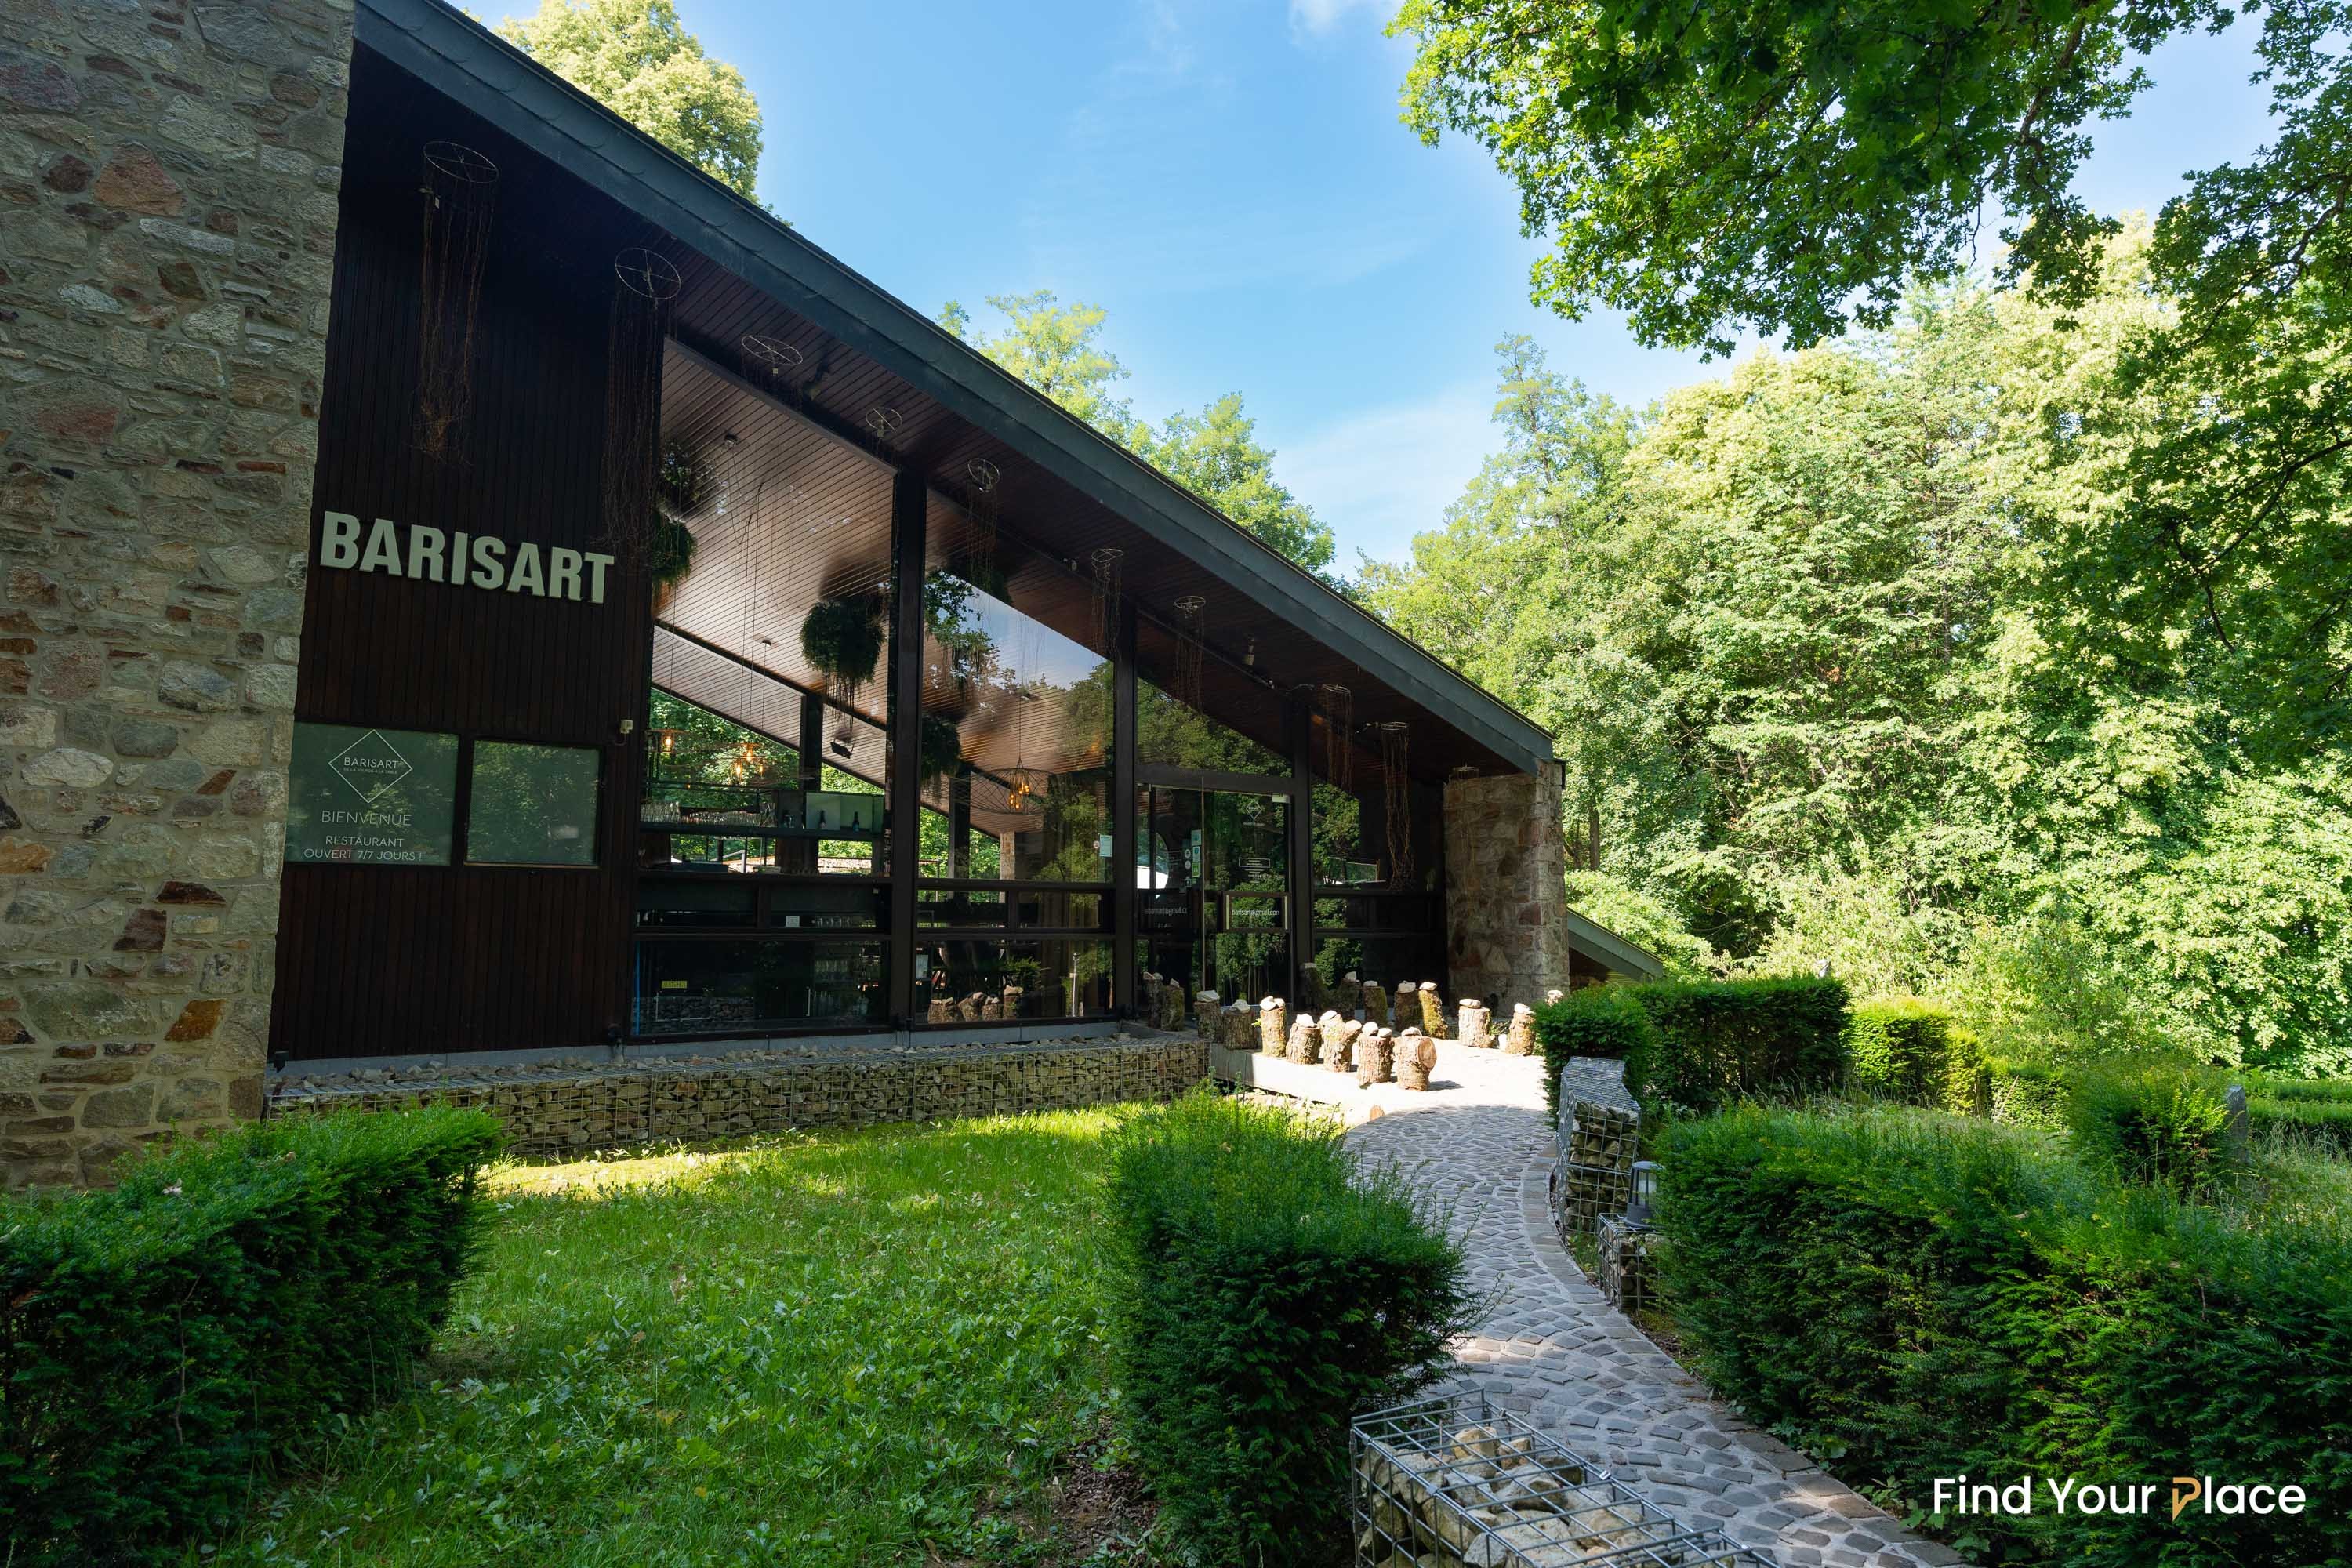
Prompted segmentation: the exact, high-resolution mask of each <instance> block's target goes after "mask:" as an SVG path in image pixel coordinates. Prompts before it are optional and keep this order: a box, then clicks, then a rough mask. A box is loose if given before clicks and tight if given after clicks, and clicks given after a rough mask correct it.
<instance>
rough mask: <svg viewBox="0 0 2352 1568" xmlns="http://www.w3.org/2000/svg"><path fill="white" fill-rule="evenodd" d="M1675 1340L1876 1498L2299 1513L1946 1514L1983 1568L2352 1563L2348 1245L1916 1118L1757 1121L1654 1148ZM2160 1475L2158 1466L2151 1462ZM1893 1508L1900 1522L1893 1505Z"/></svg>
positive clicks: (1684, 1130)
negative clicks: (2241, 1493) (2109, 1498)
mask: <svg viewBox="0 0 2352 1568" xmlns="http://www.w3.org/2000/svg"><path fill="white" fill-rule="evenodd" d="M1664 1158H1665V1162H1666V1173H1665V1174H1666V1180H1665V1183H1664V1194H1663V1200H1662V1203H1661V1205H1660V1209H1659V1215H1658V1217H1659V1223H1660V1225H1661V1226H1662V1227H1663V1228H1664V1231H1665V1233H1666V1236H1667V1237H1668V1239H1669V1241H1670V1243H1671V1246H1670V1247H1669V1248H1668V1249H1667V1250H1666V1252H1665V1254H1664V1271H1665V1272H1664V1284H1665V1287H1666V1289H1667V1291H1668V1294H1669V1299H1670V1300H1671V1301H1672V1303H1673V1307H1674V1310H1675V1321H1676V1324H1677V1328H1678V1330H1679V1331H1680V1332H1681V1333H1682V1335H1683V1338H1684V1341H1685V1343H1686V1344H1688V1345H1689V1346H1690V1347H1691V1348H1692V1349H1693V1350H1694V1351H1695V1352H1696V1353H1697V1355H1698V1356H1699V1358H1700V1360H1701V1362H1702V1363H1703V1365H1704V1367H1705V1369H1706V1372H1707V1373H1708V1375H1709V1377H1710V1378H1711V1380H1712V1381H1713V1382H1714V1384H1715V1385H1716V1387H1717V1390H1718V1391H1720V1392H1721V1393H1723V1394H1725V1395H1727V1397H1729V1398H1730V1399H1732V1400H1734V1401H1735V1402H1737V1403H1738V1405H1740V1406H1741V1407H1742V1409H1743V1410H1744V1411H1745V1412H1746V1414H1747V1415H1748V1416H1749V1417H1750V1418H1752V1419H1754V1420H1756V1421H1757V1422H1759V1424H1761V1425H1764V1426H1769V1427H1772V1428H1774V1429H1775V1430H1779V1431H1782V1432H1785V1433H1788V1434H1790V1436H1792V1437H1793V1438H1794V1439H1795V1440H1796V1441H1797V1442H1798V1443H1799V1444H1800V1445H1801V1446H1802V1447H1809V1448H1811V1449H1812V1450H1813V1451H1815V1452H1817V1453H1820V1454H1822V1455H1825V1456H1832V1457H1837V1458H1835V1467H1836V1468H1839V1469H1840V1470H1842V1471H1843V1473H1845V1474H1846V1475H1848V1476H1850V1477H1853V1478H1855V1479H1862V1480H1866V1481H1880V1480H1883V1479H1886V1478H1889V1477H1892V1478H1895V1479H1897V1480H1898V1481H1899V1482H1900V1483H1901V1484H1903V1485H1904V1486H1905V1487H1906V1489H1917V1492H1916V1495H1914V1496H1912V1497H1910V1498H1909V1499H1908V1500H1909V1501H1910V1502H1912V1503H1913V1504H1916V1505H1918V1506H1921V1507H1926V1506H1928V1505H1929V1504H1930V1503H1931V1502H1932V1493H1929V1492H1928V1491H1927V1478H1932V1477H1937V1476H1955V1475H1959V1474H1963V1473H1966V1474H1968V1475H1970V1476H1972V1477H1977V1478H1985V1477H1989V1476H1990V1477H1998V1478H2002V1479H2007V1478H2009V1477H2012V1476H2035V1477H2040V1476H2068V1475H2072V1476H2077V1477H2081V1478H2084V1479H2087V1480H2102V1479H2117V1480H2123V1479H2137V1478H2142V1477H2151V1478H2152V1477H2153V1476H2155V1475H2157V1474H2159V1473H2173V1472H2178V1473H2181V1474H2189V1475H2199V1476H2212V1477H2216V1478H2219V1479H2224V1480H2228V1479H2237V1480H2242V1481H2249V1482H2251V1481H2254V1480H2257V1479H2259V1480H2261V1481H2263V1482H2267V1483H2271V1484H2273V1485H2277V1484H2296V1485H2302V1486H2305V1487H2306V1488H2307V1489H2309V1492H2310V1507H2309V1509H2308V1511H2306V1512H2305V1513H2304V1514H2303V1515H2300V1516H2297V1517H2292V1518H2290V1517H2285V1516H2274V1517H2272V1518H2267V1519H2246V1520H2231V1519H2225V1518H2221V1517H2220V1516H2210V1517H2200V1516H2199V1515H2197V1514H2194V1513H2191V1514H2187V1515H2184V1516H2183V1517H2182V1518H2181V1520H2180V1521H2179V1523H2178V1524H2175V1523H2174V1522H2173V1521H2170V1520H2169V1519H2168V1517H2167V1510H2165V1509H2164V1508H2163V1507H2162V1506H2161V1499H2162V1496H2163V1494H2162V1493H2159V1494H2158V1498H2159V1506H2158V1509H2157V1510H2156V1511H2155V1513H2154V1514H2153V1515H2152V1516H2143V1517H2118V1516H2109V1515H2099V1516H2090V1517H2085V1516H2084V1515H2081V1514H2079V1513H2072V1512H2070V1513H2063V1514H2062V1513H2058V1512H2056V1511H2055V1510H2053V1509H2051V1508H2050V1507H2049V1506H2048V1500H2047V1499H2046V1498H2045V1497H2043V1496H2042V1495H2041V1488H2040V1487H2039V1485H2038V1484H2037V1488H2036V1492H2037V1495H2036V1498H2035V1511H2034V1512H2033V1513H2032V1514H2030V1515H2026V1516H2021V1517H1994V1516H1983V1515H1975V1516H1966V1517H1960V1516H1951V1517H1948V1519H1947V1521H1946V1522H1947V1524H1948V1526H1949V1527H1950V1529H1951V1531H1952V1532H1953V1539H1954V1543H1955V1544H1956V1545H1958V1546H1959V1547H1960V1548H1961V1550H1963V1551H1965V1552H1969V1553H1970V1554H1971V1555H1972V1556H1976V1555H1978V1554H1979V1553H1981V1556H1980V1558H1979V1560H1997V1561H2000V1562H2005V1563H2058V1562H2062V1561H2063V1562H2064V1563H2069V1564H2080V1565H2084V1568H2141V1565H2143V1564H2146V1563H2155V1562H2158V1561H2161V1562H2163V1563H2167V1564H2168V1565H2170V1568H2205V1565H2208V1564H2210V1565H2212V1568H2221V1565H2223V1564H2230V1565H2235V1564H2241V1563H2255V1562H2261V1563H2338V1562H2343V1561H2346V1560H2347V1554H2352V1514H2347V1504H2352V1405H2347V1404H2346V1403H2345V1401H2344V1400H2343V1398H2342V1395H2341V1390H2342V1388H2343V1386H2344V1384H2345V1381H2346V1379H2347V1375H2352V1241H2347V1237H2346V1234H2345V1231H2344V1229H2343V1228H2342V1227H2341V1226H2336V1225H2327V1226H2305V1225H2276V1224H2274V1225H2273V1226H2270V1227H2268V1228H2258V1229H2247V1228H2231V1226H2230V1225H2229V1224H2228V1223H2227V1222H2226V1221H2225V1220H2224V1219H2223V1218H2221V1216H2220V1215H2217V1214H2216V1213H2214V1212H2213V1211H2211V1210H2209V1209H2200V1208H2196V1207H2192V1206H2190V1205H2183V1204H2181V1203H2179V1202H2177V1201H2175V1200H2174V1199H2172V1198H2170V1197H2169V1196H2168V1195H2166V1194H2162V1193H2160V1192H2157V1191H2153V1190H2150V1189H2147V1188H2132V1187H2127V1186H2123V1185H2119V1184H2115V1183H2113V1182H2112V1181H2111V1180H2109V1179H2108V1178H2106V1177H2105V1176H2104V1175H2102V1174H2100V1173H2097V1172H2095V1171H2094V1170H2092V1169H2089V1168H2088V1167H2086V1166H2084V1164H2083V1163H2081V1162H2079V1161H2077V1160H2074V1159H2072V1158H2069V1157H2067V1156H2066V1155H2064V1154H2063V1153H2061V1152H2058V1151H2056V1150H2055V1149H2054V1148H2053V1146H2051V1145H2050V1144H2048V1143H2047V1142H2043V1141H2042V1140H2039V1139H2034V1138H2031V1137H2023V1136H2020V1135H2019V1134H2017V1133H2015V1132H2013V1131H2009V1130H2006V1129H2002V1128H1999V1127H1994V1126H1990V1125H1987V1124H1985V1123H1982V1122H1966V1121H1955V1120H1952V1119H1950V1118H1947V1117H1939V1116H1935V1115H1933V1114H1930V1113H1925V1112H1892V1111H1887V1110H1877V1111H1874V1112H1871V1113H1854V1112H1847V1113H1820V1112H1797V1111H1785V1110H1783V1111H1769V1110H1755V1109H1748V1110H1739V1111H1736V1112H1734V1113H1732V1114H1729V1115H1726V1116H1722V1117H1717V1118H1714V1119H1711V1120H1708V1121H1695V1122H1685V1123H1682V1124H1680V1125H1678V1126H1677V1127H1676V1128H1675V1129H1674V1131H1672V1132H1671V1133H1670V1134H1669V1135H1668V1137H1667V1139H1666V1145H1665V1149H1664ZM2158 1456H2160V1457H2161V1460H2162V1463H2163V1464H2164V1465H2165V1466H2167V1467H2168V1469H2167V1470H2166V1471H2163V1472H2158V1471H2157V1470H2156V1468H2155V1467H2156V1463H2157V1459H2156V1457H2158ZM1898 1511H1900V1510H1899V1509H1898Z"/></svg>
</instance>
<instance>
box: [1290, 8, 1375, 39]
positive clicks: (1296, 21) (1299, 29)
mask: <svg viewBox="0 0 2352 1568" xmlns="http://www.w3.org/2000/svg"><path fill="white" fill-rule="evenodd" d="M1357 11H1369V12H1370V13H1371V14H1372V16H1373V17H1374V18H1375V19H1377V20H1379V21H1382V22H1385V21H1387V20H1388V18H1389V15H1390V12H1391V0H1290V33H1291V37H1296V38H1321V37H1329V36H1330V35H1331V33H1333V32H1334V31H1336V30H1337V29H1338V27H1339V24H1340V23H1341V22H1344V21H1346V20H1347V19H1348V17H1349V15H1350V14H1352V13H1354V12H1357Z"/></svg>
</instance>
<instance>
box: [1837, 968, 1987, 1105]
mask: <svg viewBox="0 0 2352 1568" xmlns="http://www.w3.org/2000/svg"><path fill="white" fill-rule="evenodd" d="M1846 1070H1847V1071H1848V1072H1849V1073H1850V1074H1851V1075H1852V1078H1853V1083H1854V1085H1855V1087H1857V1088H1859V1089H1864V1090H1865V1091H1866V1092H1868V1093H1871V1094H1874V1095H1878V1096H1880V1097H1882V1098H1885V1099H1888V1100H1905V1101H1907V1102H1908V1103H1910V1104H1913V1105H1932V1106H1935V1107H1936V1108H1937V1109H1938V1110H1948V1111H1952V1112H1953V1113H1955V1114H1957V1115H1961V1116H1977V1115H1981V1114H1983V1111H1984V1100H1985V1093H1986V1090H1985V1083H1984V1064H1983V1063H1982V1062H1981V1061H1980V1060H1979V1058H1978V1053H1977V1049H1976V1040H1975V1037H1973V1036H1971V1035H1970V1034H1969V1032H1968V1031H1967V1030H1966V1029H1964V1028H1962V1027H1961V1026H1959V1025H1958V1024H1956V1023H1954V1022H1953V1021H1952V1016H1951V1014H1950V1013H1949V1012H1948V1011H1947V1010H1946V1009H1944V1008H1943V1007H1940V1006H1938V1005H1936V1004H1935V1003H1932V1002H1925V1001H1922V1000H1920V999H1919V998H1918V997H1916V996H1896V997H1888V998H1885V999H1883V1000H1880V1001H1876V1002H1864V1003H1861V1004H1859V1005H1856V1006H1855V1007H1854V1009H1853V1021H1852V1022H1851V1023H1850V1024H1849V1025H1848V1026H1847V1027H1846Z"/></svg>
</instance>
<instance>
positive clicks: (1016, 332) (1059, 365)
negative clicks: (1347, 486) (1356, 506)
mask: <svg viewBox="0 0 2352 1568" xmlns="http://www.w3.org/2000/svg"><path fill="white" fill-rule="evenodd" d="M988 303H989V306H990V308H991V309H992V310H995V311H996V312H997V314H998V315H999V316H1001V317H1003V326H1002V327H1001V328H1000V329H999V330H998V331H995V332H992V333H988V334H985V335H977V336H976V335H974V332H973V329H972V321H971V311H969V310H965V309H964V307H963V306H961V305H960V304H958V303H956V302H955V301H954V300H950V301H948V303H947V305H946V306H945V308H944V309H942V310H940V325H941V326H943V327H945V328H947V329H948V331H951V332H953V333H955V335H956V336H958V337H959V338H961V339H963V340H964V341H965V342H969V343H970V344H971V346H972V347H974V348H976V349H978V350H979V351H980V352H981V353H984V354H986V355H987V356H988V357H989V358H990V359H992V360H994V361H995V362H996V363H998V364H1000V365H1002V366H1003V367H1004V368H1005V369H1006V370H1008V371H1010V372H1012V373H1013V374H1014V375H1017V376H1019V377H1020V378H1021V379H1022V380H1023V381H1025V382H1027V383H1028V384H1030V385H1031V386H1033V387H1035V388H1036V389H1037V390H1038V391H1039V392H1042V393H1044V394H1045V395H1046V396H1048V397H1050V398H1052V399H1053V400H1054V401H1055V403H1058V404H1060V405H1062V406H1063V407H1064V408H1066V409H1068V410H1069V411H1070V412H1071V413H1072V414H1075V415H1076V416H1078V417H1079V418H1081V419H1083V420H1085V421H1086V422H1087V424H1089V425H1092V426H1094V427H1095V428H1096V429H1097V430H1099V431H1101V432H1102V433H1103V434H1104V435H1106V436H1108V437H1111V439H1113V440H1115V441H1117V442H1118V443H1119V444H1120V445H1122V446H1124V447H1127V448H1129V450H1130V451H1132V452H1134V453H1135V455H1136V456H1138V457H1139V458H1142V459H1143V460H1144V461H1146V462H1148V463H1150V464H1151V465H1152V466H1153V467H1155V468H1159V469H1160V472H1161V473H1164V474H1166V475H1167V476H1168V477H1169V478H1170V479H1174V480H1175V481H1176V482H1177V483H1178V484H1181V485H1182V486H1184V487H1185V488H1187V489H1191V490H1192V491H1193V492H1194V493H1196V494H1197V495H1199V496H1200V497H1201V498H1202V500H1206V501H1207V502H1208V503H1209V504H1210V505H1211V506H1213V507H1214V508H1216V509H1217V510H1219V511H1221V512H1223V514H1224V515H1225V516H1226V517H1228V518H1230V519H1232V520H1233V521H1234V522H1236V523H1238V524H1240V525H1241V526H1242V527H1243V528H1244V529H1246V530H1247V531H1250V532H1251V533H1254V534H1255V535H1257V537H1258V538H1260V539H1262V540H1264V541H1265V542H1266V543H1268V544H1270V545H1272V546H1274V548H1275V549H1276V550H1278V551H1280V552H1282V553H1283V554H1285V555H1286V556H1288V557H1289V558H1290V559H1291V560H1293V561H1295V562H1297V563H1298V564H1299V565H1301V566H1304V567H1306V568H1307V570H1308V571H1310V572H1313V573H1316V574H1318V575H1319V576H1321V577H1323V578H1324V580H1325V581H1326V582H1328V583H1330V584H1332V585H1333V586H1335V587H1337V586H1340V585H1341V584H1339V583H1338V581H1337V580H1336V579H1335V578H1334V577H1333V576H1332V575H1331V573H1330V571H1329V568H1330V565H1331V560H1332V557H1333V555H1334V554H1335V553H1336V548H1335V545H1334V542H1333V540H1332V537H1331V528H1330V525H1329V524H1328V523H1326V522H1324V521H1322V520H1321V519H1319V518H1318V517H1317V516H1316V515H1315V513H1314V511H1313V510H1311V509H1310V508H1308V506H1307V503H1306V502H1304V501H1302V500H1299V499H1298V498H1297V496H1295V495H1293V494H1291V492H1290V490H1289V489H1287V488H1286V486H1285V485H1283V483H1282V482H1281V481H1280V480H1278V479H1276V478H1275V477H1274V453H1273V451H1272V450H1270V449H1269V448H1267V447H1265V446H1264V445H1262V444H1261V443H1260V442H1259V441H1258V438H1257V422H1256V421H1255V420H1254V419H1252V418H1251V417H1250V416H1249V415H1248V414H1247V413H1246V412H1245V411H1244V408H1243V406H1242V395H1241V394H1240V393H1238V392H1229V393H1227V394H1226V395H1224V396H1223V397H1220V398H1216V399H1214V400H1213V401H1212V402H1211V403H1210V404H1209V405H1207V406H1206V407H1204V408H1202V410H1201V412H1200V413H1198V414H1186V413H1183V412H1181V411H1179V412H1177V413H1174V414H1171V415H1170V416H1168V417H1167V418H1166V419H1165V420H1164V421H1162V422H1161V423H1160V424H1159V425H1158V426H1152V425H1150V424H1147V423H1145V422H1144V421H1142V420H1140V419H1138V418H1137V417H1136V416H1135V411H1134V409H1133V407H1132V406H1131V405H1129V402H1128V400H1127V399H1125V398H1123V397H1119V396H1118V395H1115V393H1114V390H1113V389H1114V388H1116V387H1117V386H1118V384H1119V383H1120V382H1122V381H1125V380H1126V379H1127V378H1128V375H1129V371H1128V368H1127V366H1125V365H1124V364H1122V363H1119V360H1118V356H1117V355H1116V354H1114V353H1111V352H1110V350H1108V348H1106V347H1104V346H1103V342H1102V332H1103V322H1104V321H1105V319H1106V314H1107V313H1106V312H1105V311H1104V310H1103V309H1102V307H1101V306H1099V305H1087V304H1068V305H1065V304H1063V303H1062V302H1061V301H1060V300H1057V299H1056V298H1055V296H1054V294H1053V293H1052V292H1051V291H1050V290H1045V289H1040V290H1039V291H1038V292H1036V293H1034V294H992V295H990V296H989V297H988Z"/></svg>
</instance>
